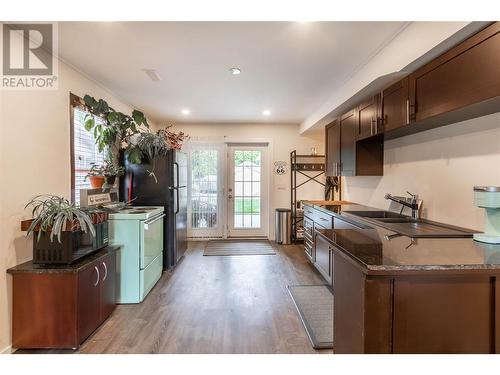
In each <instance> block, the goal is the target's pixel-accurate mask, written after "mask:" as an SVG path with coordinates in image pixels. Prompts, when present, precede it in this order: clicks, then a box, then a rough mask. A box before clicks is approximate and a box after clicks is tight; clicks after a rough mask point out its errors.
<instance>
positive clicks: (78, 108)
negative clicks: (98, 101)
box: [70, 94, 104, 204]
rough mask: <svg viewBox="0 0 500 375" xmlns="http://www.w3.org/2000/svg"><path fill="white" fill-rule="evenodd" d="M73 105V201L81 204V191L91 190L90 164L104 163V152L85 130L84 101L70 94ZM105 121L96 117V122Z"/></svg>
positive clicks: (85, 113)
mask: <svg viewBox="0 0 500 375" xmlns="http://www.w3.org/2000/svg"><path fill="white" fill-rule="evenodd" d="M70 104H71V108H70V110H71V124H70V126H71V132H70V133H71V199H72V202H76V203H77V204H79V203H80V189H87V188H90V182H89V180H88V179H85V176H86V174H87V172H88V171H89V170H90V163H92V162H95V163H102V162H104V152H102V153H101V152H99V150H98V149H97V145H96V144H95V141H94V136H93V134H92V133H91V132H88V131H87V130H85V127H84V123H85V116H86V115H87V114H88V112H86V111H85V110H84V109H83V100H82V99H81V98H79V97H78V96H76V95H73V94H70ZM102 121H103V120H102V119H100V118H99V117H96V122H102Z"/></svg>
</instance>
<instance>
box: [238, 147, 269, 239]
mask: <svg viewBox="0 0 500 375" xmlns="http://www.w3.org/2000/svg"><path fill="white" fill-rule="evenodd" d="M266 150H267V147H264V146H255V147H252V146H230V147H229V181H228V236H230V237H235V236H265V235H267V209H265V208H266V207H267V204H266V202H267V194H265V193H266V184H265V182H266V181H265V173H264V169H265V161H264V160H265V153H266Z"/></svg>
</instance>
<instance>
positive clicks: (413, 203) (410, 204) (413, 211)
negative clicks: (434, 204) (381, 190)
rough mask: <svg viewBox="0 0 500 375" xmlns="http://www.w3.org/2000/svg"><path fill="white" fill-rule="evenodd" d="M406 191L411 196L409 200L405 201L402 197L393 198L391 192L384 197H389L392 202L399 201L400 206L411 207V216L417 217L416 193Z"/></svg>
mask: <svg viewBox="0 0 500 375" xmlns="http://www.w3.org/2000/svg"><path fill="white" fill-rule="evenodd" d="M407 193H408V194H409V195H410V196H411V202H407V201H406V200H404V199H399V198H394V197H393V196H392V195H391V194H389V193H387V194H386V195H385V196H384V198H385V199H389V200H391V201H393V202H396V203H399V204H400V205H402V206H405V207H409V208H411V216H412V217H413V218H414V219H415V220H418V219H419V207H418V206H419V204H418V195H417V194H412V193H410V192H409V191H407Z"/></svg>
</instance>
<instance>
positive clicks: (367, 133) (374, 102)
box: [356, 95, 381, 140]
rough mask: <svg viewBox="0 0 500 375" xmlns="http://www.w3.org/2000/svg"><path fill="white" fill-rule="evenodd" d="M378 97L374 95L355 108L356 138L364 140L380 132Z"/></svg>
mask: <svg viewBox="0 0 500 375" xmlns="http://www.w3.org/2000/svg"><path fill="white" fill-rule="evenodd" d="M380 97H381V96H380V95H376V96H373V97H371V98H370V99H368V100H367V101H365V102H363V103H361V104H360V105H358V106H357V107H356V138H357V139H358V140H359V139H365V138H369V137H371V136H374V135H377V134H379V132H380V130H381V129H380V121H379V118H380V114H379V108H380Z"/></svg>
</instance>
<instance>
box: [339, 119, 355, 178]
mask: <svg viewBox="0 0 500 375" xmlns="http://www.w3.org/2000/svg"><path fill="white" fill-rule="evenodd" d="M340 174H341V175H342V176H355V175H356V116H355V111H354V110H352V111H350V112H348V113H346V114H345V115H343V116H342V117H341V118H340Z"/></svg>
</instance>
